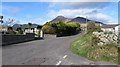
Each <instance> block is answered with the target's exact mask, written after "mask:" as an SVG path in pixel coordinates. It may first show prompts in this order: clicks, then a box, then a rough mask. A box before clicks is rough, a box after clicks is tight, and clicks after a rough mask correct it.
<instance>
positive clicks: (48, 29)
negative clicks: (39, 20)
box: [42, 25, 56, 34]
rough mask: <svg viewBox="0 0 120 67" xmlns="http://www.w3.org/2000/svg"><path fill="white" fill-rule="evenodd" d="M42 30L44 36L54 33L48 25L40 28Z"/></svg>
mask: <svg viewBox="0 0 120 67" xmlns="http://www.w3.org/2000/svg"><path fill="white" fill-rule="evenodd" d="M42 30H43V31H44V33H46V34H55V33H56V30H55V29H54V28H53V27H52V26H50V25H44V26H43V27H42Z"/></svg>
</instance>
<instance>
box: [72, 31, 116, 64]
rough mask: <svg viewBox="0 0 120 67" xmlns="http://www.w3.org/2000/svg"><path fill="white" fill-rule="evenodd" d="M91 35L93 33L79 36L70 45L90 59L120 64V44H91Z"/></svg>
mask: <svg viewBox="0 0 120 67" xmlns="http://www.w3.org/2000/svg"><path fill="white" fill-rule="evenodd" d="M91 37H92V34H91V33H89V34H85V35H83V36H80V37H78V38H77V39H76V40H75V41H74V42H73V43H72V45H71V46H70V49H71V51H72V52H73V53H75V54H77V55H79V56H82V57H86V58H87V59H89V60H93V61H104V62H110V63H115V64H118V46H116V45H115V44H108V45H104V46H99V45H96V44H94V45H91V43H92V40H91Z"/></svg>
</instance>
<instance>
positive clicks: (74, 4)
mask: <svg viewBox="0 0 120 67" xmlns="http://www.w3.org/2000/svg"><path fill="white" fill-rule="evenodd" d="M110 3H111V2H56V3H51V4H50V6H52V7H58V8H71V9H79V8H88V9H91V8H98V9H101V8H104V7H106V6H108V5H109V4H110Z"/></svg>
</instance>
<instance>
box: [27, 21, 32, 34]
mask: <svg viewBox="0 0 120 67" xmlns="http://www.w3.org/2000/svg"><path fill="white" fill-rule="evenodd" d="M31 26H32V23H28V29H29V33H30V30H31Z"/></svg>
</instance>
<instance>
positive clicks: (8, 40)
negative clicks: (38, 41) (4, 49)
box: [2, 33, 35, 46]
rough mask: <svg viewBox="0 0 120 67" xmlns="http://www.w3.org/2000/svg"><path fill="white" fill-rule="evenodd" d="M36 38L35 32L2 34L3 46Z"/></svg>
mask: <svg viewBox="0 0 120 67" xmlns="http://www.w3.org/2000/svg"><path fill="white" fill-rule="evenodd" d="M34 39H35V37H34V34H33V33H27V34H26V35H2V46H5V45H10V44H14V43H20V42H25V41H30V40H34Z"/></svg>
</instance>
